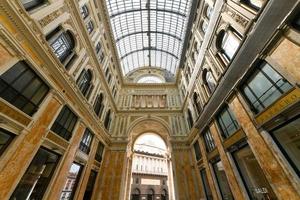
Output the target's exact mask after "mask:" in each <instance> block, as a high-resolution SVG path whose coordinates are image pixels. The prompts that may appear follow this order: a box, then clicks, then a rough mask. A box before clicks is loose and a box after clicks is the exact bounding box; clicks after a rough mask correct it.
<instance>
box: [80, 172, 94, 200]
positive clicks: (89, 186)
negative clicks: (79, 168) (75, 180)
mask: <svg viewBox="0 0 300 200" xmlns="http://www.w3.org/2000/svg"><path fill="white" fill-rule="evenodd" d="M96 178H97V172H96V171H94V170H92V171H91V173H90V177H89V180H88V183H87V186H86V189H85V192H84V196H83V200H90V199H92V194H93V190H94V185H95V182H96Z"/></svg>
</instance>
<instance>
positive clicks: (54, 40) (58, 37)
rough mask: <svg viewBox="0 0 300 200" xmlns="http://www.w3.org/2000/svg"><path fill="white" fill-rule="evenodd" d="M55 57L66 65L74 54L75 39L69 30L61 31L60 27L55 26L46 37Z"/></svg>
mask: <svg viewBox="0 0 300 200" xmlns="http://www.w3.org/2000/svg"><path fill="white" fill-rule="evenodd" d="M46 39H47V41H48V42H49V44H50V46H51V47H52V50H53V52H54V54H55V55H56V57H57V58H58V59H59V60H60V62H61V63H62V64H64V65H66V67H67V66H68V65H67V64H68V63H69V62H70V61H71V59H72V57H73V56H74V47H75V41H74V38H73V36H72V34H71V32H70V31H63V30H62V28H61V27H58V28H56V29H55V30H54V31H52V32H51V33H50V34H49V35H47V37H46Z"/></svg>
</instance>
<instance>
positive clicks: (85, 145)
mask: <svg viewBox="0 0 300 200" xmlns="http://www.w3.org/2000/svg"><path fill="white" fill-rule="evenodd" d="M93 137H94V135H93V133H92V132H91V131H90V130H89V129H85V131H84V134H83V137H82V139H81V142H80V145H79V149H80V150H81V151H83V152H84V153H86V154H89V152H90V148H91V144H92V140H93Z"/></svg>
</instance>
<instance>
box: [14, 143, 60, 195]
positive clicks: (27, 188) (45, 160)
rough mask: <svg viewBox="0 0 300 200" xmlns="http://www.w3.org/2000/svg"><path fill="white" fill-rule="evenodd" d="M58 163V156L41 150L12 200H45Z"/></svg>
mask: <svg viewBox="0 0 300 200" xmlns="http://www.w3.org/2000/svg"><path fill="white" fill-rule="evenodd" d="M58 161H59V156H58V155H57V154H55V153H53V152H51V151H49V150H47V149H44V148H40V149H39V150H38V152H37V153H36V155H35V156H34V158H33V160H32V161H31V163H30V165H29V167H28V169H27V170H26V172H25V174H24V175H23V177H22V179H21V181H20V182H19V184H18V185H17V187H16V189H15V191H14V193H13V194H12V196H11V197H10V199H11V200H14V199H35V200H41V199H43V195H44V193H45V191H46V189H47V187H48V184H49V182H50V180H51V177H52V175H53V172H54V171H55V169H56V167H57V164H58Z"/></svg>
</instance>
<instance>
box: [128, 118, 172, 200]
mask: <svg viewBox="0 0 300 200" xmlns="http://www.w3.org/2000/svg"><path fill="white" fill-rule="evenodd" d="M169 139H170V136H169V127H168V126H167V123H165V122H164V121H163V120H161V119H153V118H150V119H149V118H147V119H145V118H143V119H139V120H136V121H135V122H134V123H132V126H131V128H130V129H129V143H128V149H127V152H128V154H127V172H126V178H125V179H126V188H125V196H126V198H125V199H126V200H127V199H133V196H134V197H136V195H133V194H134V190H135V189H136V188H138V189H139V190H140V192H141V193H140V199H148V198H150V197H153V199H156V197H159V198H160V197H161V196H162V195H163V194H162V191H167V193H168V194H169V195H168V197H169V198H170V199H174V198H173V197H174V183H173V175H172V163H171V145H170V140H169ZM150 189H152V190H153V192H154V193H151V194H150V193H149V192H148V191H150ZM152 190H151V191H152ZM148 193H149V194H148ZM164 194H165V193H164Z"/></svg>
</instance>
